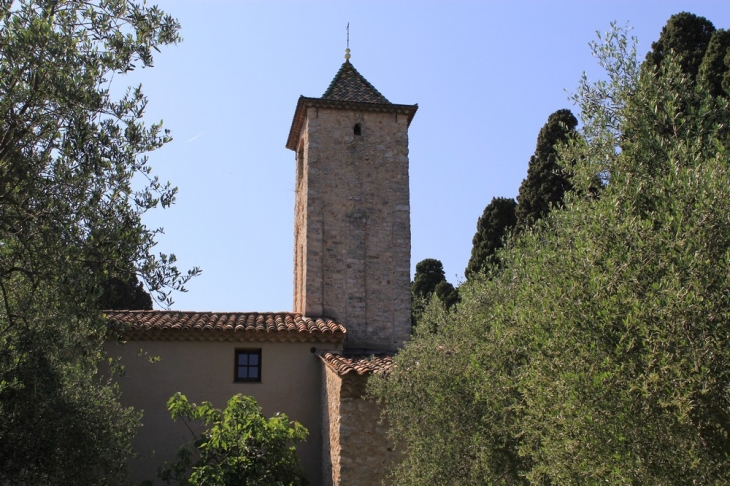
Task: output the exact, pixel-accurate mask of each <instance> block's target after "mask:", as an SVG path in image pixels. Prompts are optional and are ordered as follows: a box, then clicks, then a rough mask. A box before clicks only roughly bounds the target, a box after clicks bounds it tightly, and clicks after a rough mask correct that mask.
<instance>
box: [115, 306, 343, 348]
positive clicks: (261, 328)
mask: <svg viewBox="0 0 730 486" xmlns="http://www.w3.org/2000/svg"><path fill="white" fill-rule="evenodd" d="M106 315H107V318H108V319H109V321H110V322H111V323H112V324H113V325H115V326H117V327H119V328H120V329H121V330H122V332H123V334H124V336H125V337H126V338H127V339H132V340H204V341H285V342H287V341H288V342H342V341H343V340H344V339H345V334H346V332H347V331H346V330H345V327H344V326H342V325H341V324H337V323H336V322H334V321H332V320H331V319H328V318H326V317H318V318H309V317H304V316H302V315H301V314H296V313H289V312H269V313H258V312H180V311H155V310H153V311H107V312H106Z"/></svg>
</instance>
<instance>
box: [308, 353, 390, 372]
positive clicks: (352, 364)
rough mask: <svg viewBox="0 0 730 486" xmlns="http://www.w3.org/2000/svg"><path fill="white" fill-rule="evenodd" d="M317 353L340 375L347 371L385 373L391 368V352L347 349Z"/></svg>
mask: <svg viewBox="0 0 730 486" xmlns="http://www.w3.org/2000/svg"><path fill="white" fill-rule="evenodd" d="M318 355H319V357H320V358H321V359H322V361H324V362H325V363H326V364H327V365H328V366H329V367H330V368H331V369H332V370H334V371H335V372H336V373H337V374H338V375H340V376H343V375H346V374H348V373H356V374H358V375H366V374H368V373H374V374H377V375H387V374H388V373H390V372H391V371H392V369H393V354H391V353H382V352H381V353H378V354H367V353H361V352H347V351H344V352H342V353H332V352H329V351H323V352H320V353H318Z"/></svg>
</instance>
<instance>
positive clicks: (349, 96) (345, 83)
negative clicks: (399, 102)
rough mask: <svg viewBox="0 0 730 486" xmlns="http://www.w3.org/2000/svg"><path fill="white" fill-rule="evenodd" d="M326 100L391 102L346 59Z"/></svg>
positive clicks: (328, 89) (327, 93) (326, 95)
mask: <svg viewBox="0 0 730 486" xmlns="http://www.w3.org/2000/svg"><path fill="white" fill-rule="evenodd" d="M322 99H324V100H339V101H356V102H360V103H390V101H388V100H387V99H386V98H385V96H383V95H382V94H380V92H379V91H378V90H377V89H375V87H374V86H373V85H372V84H370V83H369V82H368V80H367V79H365V78H364V77H363V76H362V74H360V73H359V72H357V69H355V66H353V65H352V63H351V62H350V61H345V62H344V63H343V64H342V67H340V70H339V71H337V74H335V78H334V79H333V80H332V82H331V83H330V86H329V88H327V91H325V92H324V94H323V95H322Z"/></svg>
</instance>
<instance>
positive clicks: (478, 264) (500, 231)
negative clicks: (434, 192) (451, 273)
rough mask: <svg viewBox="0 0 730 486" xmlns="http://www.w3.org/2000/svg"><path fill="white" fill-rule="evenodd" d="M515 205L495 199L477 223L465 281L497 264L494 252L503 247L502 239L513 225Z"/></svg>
mask: <svg viewBox="0 0 730 486" xmlns="http://www.w3.org/2000/svg"><path fill="white" fill-rule="evenodd" d="M516 207H517V203H516V202H515V200H514V199H512V198H505V197H495V198H493V199H492V202H490V203H489V204H488V205H487V207H486V208H484V212H483V213H482V216H481V217H480V218H479V221H477V232H476V233H475V234H474V238H473V239H472V248H471V258H469V263H468V265H467V267H466V270H465V271H464V275H466V278H467V280H468V279H471V278H473V277H475V276H476V275H477V274H479V273H481V272H483V271H484V269H485V268H486V267H487V266H488V265H490V264H495V263H497V258H496V257H495V255H494V254H495V252H496V251H497V250H498V249H499V248H502V246H504V238H505V236H507V235H508V234H509V233H510V232H511V231H512V229H513V228H514V226H515V224H516V223H517V216H516V213H515V208H516Z"/></svg>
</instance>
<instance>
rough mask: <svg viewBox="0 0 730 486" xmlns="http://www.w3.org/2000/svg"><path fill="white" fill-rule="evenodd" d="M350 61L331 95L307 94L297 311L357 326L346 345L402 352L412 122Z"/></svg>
mask: <svg viewBox="0 0 730 486" xmlns="http://www.w3.org/2000/svg"><path fill="white" fill-rule="evenodd" d="M417 108H418V105H396V104H393V103H391V102H389V101H388V100H387V99H386V98H385V97H384V96H383V95H382V94H380V93H379V92H378V90H376V89H375V88H374V87H373V85H371V84H370V83H369V82H368V81H367V80H366V79H365V78H364V77H363V76H362V75H361V74H360V73H359V72H357V70H356V69H355V67H354V66H353V65H352V63H350V54H349V49H347V51H346V54H345V62H344V64H342V67H341V68H340V70H339V71H338V72H337V74H336V75H335V78H334V79H333V80H332V83H331V84H330V86H329V88H328V89H327V91H326V92H325V93H324V95H322V97H321V98H307V97H304V96H301V97H300V98H299V101H298V103H297V107H296V111H295V113H294V120H293V122H292V126H291V130H290V132H289V139H288V141H287V144H286V146H287V148H289V149H291V150H293V151H294V152H295V153H296V203H295V218H294V311H295V312H301V313H302V314H304V315H307V316H327V317H330V318H332V319H335V320H336V321H338V322H340V323H342V324H344V325H345V327H346V328H347V340H346V343H345V345H346V347H347V348H350V349H353V348H363V349H383V350H394V349H396V348H399V347H400V346H401V345H402V344H403V342H404V341H406V340H407V339H408V336H409V335H410V327H411V325H410V306H411V292H410V260H411V230H410V206H409V190H408V126H409V125H410V123H411V120H412V119H413V116H414V115H415V113H416V110H417Z"/></svg>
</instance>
